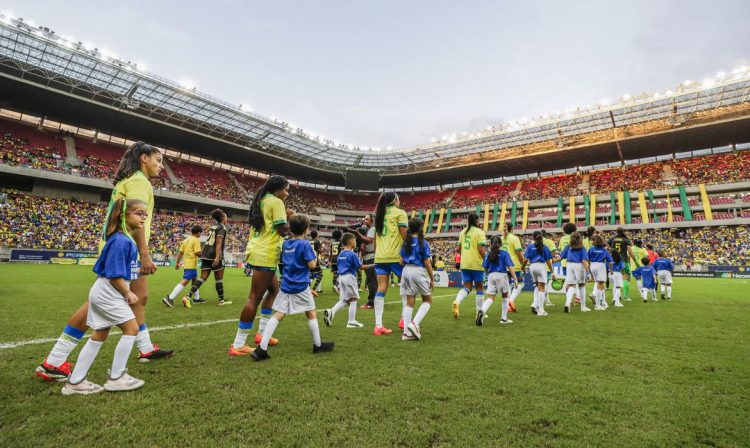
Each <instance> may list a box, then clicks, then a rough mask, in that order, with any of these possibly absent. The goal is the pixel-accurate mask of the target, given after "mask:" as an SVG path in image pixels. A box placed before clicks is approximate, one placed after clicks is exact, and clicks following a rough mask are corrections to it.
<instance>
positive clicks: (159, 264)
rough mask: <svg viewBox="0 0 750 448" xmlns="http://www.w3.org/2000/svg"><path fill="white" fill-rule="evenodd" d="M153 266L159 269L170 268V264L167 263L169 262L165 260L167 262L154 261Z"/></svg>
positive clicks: (169, 262)
mask: <svg viewBox="0 0 750 448" xmlns="http://www.w3.org/2000/svg"><path fill="white" fill-rule="evenodd" d="M154 265H156V266H159V267H164V266H172V262H171V261H169V260H167V261H154Z"/></svg>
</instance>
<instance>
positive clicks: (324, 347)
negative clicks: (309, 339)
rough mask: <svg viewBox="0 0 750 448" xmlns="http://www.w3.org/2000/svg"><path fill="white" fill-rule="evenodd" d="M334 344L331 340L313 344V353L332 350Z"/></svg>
mask: <svg viewBox="0 0 750 448" xmlns="http://www.w3.org/2000/svg"><path fill="white" fill-rule="evenodd" d="M334 345H335V344H334V343H333V342H321V343H320V345H319V346H315V345H313V355H317V354H318V353H325V352H332V351H333V346H334ZM256 350H257V348H256Z"/></svg>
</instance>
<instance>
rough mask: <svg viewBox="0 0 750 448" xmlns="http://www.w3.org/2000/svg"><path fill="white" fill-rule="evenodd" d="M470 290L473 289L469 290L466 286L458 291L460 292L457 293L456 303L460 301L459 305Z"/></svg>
mask: <svg viewBox="0 0 750 448" xmlns="http://www.w3.org/2000/svg"><path fill="white" fill-rule="evenodd" d="M470 292H471V291H469V290H468V289H466V288H461V290H460V291H458V294H456V303H458V304H459V305H461V302H463V301H464V299H465V298H466V296H468V295H469V293H470Z"/></svg>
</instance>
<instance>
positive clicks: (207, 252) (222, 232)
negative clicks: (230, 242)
mask: <svg viewBox="0 0 750 448" xmlns="http://www.w3.org/2000/svg"><path fill="white" fill-rule="evenodd" d="M219 236H221V237H222V244H221V246H222V248H221V249H222V250H221V252H222V253H220V254H219V256H218V258H219V260H221V259H223V258H224V247H226V241H227V228H226V227H225V226H224V224H214V225H212V226H211V228H210V229H209V230H208V239H207V240H206V243H205V244H204V245H203V249H202V250H201V259H204V260H214V259H216V258H217V256H216V240H217V238H218V237H219Z"/></svg>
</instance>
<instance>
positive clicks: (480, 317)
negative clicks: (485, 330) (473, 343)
mask: <svg viewBox="0 0 750 448" xmlns="http://www.w3.org/2000/svg"><path fill="white" fill-rule="evenodd" d="M475 323H476V324H477V327H481V326H482V325H484V311H482V310H479V312H477V320H476V322H475Z"/></svg>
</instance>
